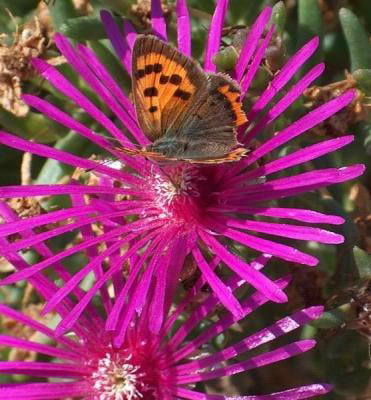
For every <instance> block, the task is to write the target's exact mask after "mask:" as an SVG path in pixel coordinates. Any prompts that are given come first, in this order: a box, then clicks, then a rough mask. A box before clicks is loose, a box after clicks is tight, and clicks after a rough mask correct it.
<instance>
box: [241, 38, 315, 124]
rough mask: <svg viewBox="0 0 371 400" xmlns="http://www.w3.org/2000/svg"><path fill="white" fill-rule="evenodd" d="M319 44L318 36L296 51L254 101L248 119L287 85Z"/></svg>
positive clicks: (253, 116)
mask: <svg viewBox="0 0 371 400" xmlns="http://www.w3.org/2000/svg"><path fill="white" fill-rule="evenodd" d="M318 44H319V39H318V38H317V37H315V38H313V39H312V40H310V41H309V42H308V43H306V44H305V45H304V46H303V47H302V48H301V49H300V50H299V51H298V52H297V53H295V54H294V55H293V56H292V57H291V58H290V59H289V60H288V61H287V63H286V64H285V65H284V66H283V67H282V69H281V70H280V72H279V73H278V74H277V75H276V76H275V77H274V78H273V80H272V81H271V82H270V84H269V85H268V87H267V89H265V91H264V92H263V94H262V95H261V96H260V97H259V99H258V101H257V102H255V103H254V105H253V106H252V108H251V110H250V112H249V113H248V115H247V119H248V120H249V121H252V120H254V119H255V117H256V115H257V114H259V113H260V111H262V110H263V109H264V108H265V106H266V105H267V104H268V103H269V101H270V100H272V98H273V97H274V96H275V95H276V94H277V93H279V91H280V90H281V89H282V88H283V87H284V86H285V85H286V83H287V82H288V81H289V80H290V79H291V78H292V77H293V76H294V75H295V74H296V72H297V71H298V70H299V69H300V67H301V66H302V65H303V64H304V63H305V62H306V60H307V59H308V58H309V57H310V56H311V55H312V54H313V53H314V52H315V51H316V49H317V47H318Z"/></svg>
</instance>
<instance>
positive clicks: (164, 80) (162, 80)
mask: <svg viewBox="0 0 371 400" xmlns="http://www.w3.org/2000/svg"><path fill="white" fill-rule="evenodd" d="M168 82H169V77H168V76H167V75H161V76H160V83H161V85H165V84H166V83H168Z"/></svg>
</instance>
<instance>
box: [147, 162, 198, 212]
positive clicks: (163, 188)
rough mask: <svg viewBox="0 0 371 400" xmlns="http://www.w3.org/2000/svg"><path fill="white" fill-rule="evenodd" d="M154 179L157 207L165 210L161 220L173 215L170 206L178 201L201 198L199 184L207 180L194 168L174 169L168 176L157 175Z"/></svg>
mask: <svg viewBox="0 0 371 400" xmlns="http://www.w3.org/2000/svg"><path fill="white" fill-rule="evenodd" d="M166 172H168V171H166ZM153 179H154V182H153V189H154V191H155V202H156V206H157V207H158V208H160V209H161V210H163V213H162V214H160V217H161V218H165V217H168V216H169V213H170V214H171V210H170V206H171V204H172V203H173V202H174V201H175V200H176V199H179V200H181V199H183V200H185V199H186V198H187V196H189V197H199V196H200V193H199V191H198V188H197V182H199V181H201V180H205V178H204V177H202V176H200V175H199V171H198V170H197V169H196V168H195V167H193V166H186V167H178V168H174V169H173V170H171V171H169V172H168V175H167V176H166V175H161V174H159V173H155V174H154V176H153Z"/></svg>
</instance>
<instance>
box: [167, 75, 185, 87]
mask: <svg viewBox="0 0 371 400" xmlns="http://www.w3.org/2000/svg"><path fill="white" fill-rule="evenodd" d="M169 81H170V83H172V84H173V85H180V84H181V82H182V78H181V77H180V76H179V75H178V74H173V75H171V76H170V80H169Z"/></svg>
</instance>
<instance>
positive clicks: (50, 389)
mask: <svg viewBox="0 0 371 400" xmlns="http://www.w3.org/2000/svg"><path fill="white" fill-rule="evenodd" d="M94 392H95V391H94V389H93V387H92V385H89V384H88V383H87V382H86V381H81V382H76V381H75V382H67V383H64V382H63V383H62V382H47V383H21V384H12V383H10V384H0V398H1V400H26V399H27V400H60V399H64V398H71V397H73V398H75V397H76V398H77V397H79V398H80V397H81V396H84V397H85V396H89V395H93V394H94ZM86 398H87V397H86Z"/></svg>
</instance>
